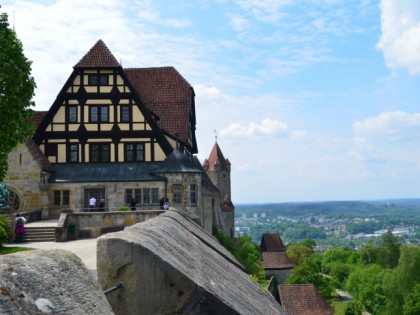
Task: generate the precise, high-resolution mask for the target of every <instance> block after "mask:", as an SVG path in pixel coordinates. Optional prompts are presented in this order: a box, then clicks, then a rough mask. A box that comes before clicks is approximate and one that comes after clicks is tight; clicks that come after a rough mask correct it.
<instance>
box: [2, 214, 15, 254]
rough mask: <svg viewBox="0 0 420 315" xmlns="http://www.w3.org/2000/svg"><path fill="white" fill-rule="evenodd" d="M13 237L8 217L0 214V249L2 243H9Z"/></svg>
mask: <svg viewBox="0 0 420 315" xmlns="http://www.w3.org/2000/svg"><path fill="white" fill-rule="evenodd" d="M13 236H14V234H13V228H12V222H10V219H9V217H7V216H6V215H4V214H1V213H0V248H2V247H3V243H7V242H10V241H11V240H12V239H13Z"/></svg>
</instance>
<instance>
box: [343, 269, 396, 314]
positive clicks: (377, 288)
mask: <svg viewBox="0 0 420 315" xmlns="http://www.w3.org/2000/svg"><path fill="white" fill-rule="evenodd" d="M387 271H388V270H386V269H383V268H381V266H379V265H376V264H373V265H370V266H367V267H365V266H359V267H357V268H356V269H355V270H354V271H353V272H352V273H351V274H350V276H349V278H348V280H347V284H346V288H347V290H348V291H349V293H350V294H351V295H352V296H353V297H354V298H355V299H356V300H358V301H360V302H361V303H362V304H363V305H364V306H365V307H366V309H367V310H368V311H370V312H373V313H374V314H383V313H384V308H385V304H386V297H385V294H384V292H383V290H382V283H383V279H384V277H385V275H386V273H387Z"/></svg>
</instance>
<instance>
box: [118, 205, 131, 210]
mask: <svg viewBox="0 0 420 315" xmlns="http://www.w3.org/2000/svg"><path fill="white" fill-rule="evenodd" d="M129 209H130V208H128V207H127V206H125V205H122V206H119V207H118V211H128V210H129Z"/></svg>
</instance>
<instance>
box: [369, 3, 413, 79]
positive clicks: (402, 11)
mask: <svg viewBox="0 0 420 315" xmlns="http://www.w3.org/2000/svg"><path fill="white" fill-rule="evenodd" d="M380 7H381V11H382V16H381V24H382V35H381V38H380V39H379V42H378V44H377V48H378V49H380V50H381V51H382V52H383V54H384V57H385V60H386V63H387V66H388V67H390V68H406V69H408V71H409V72H410V73H412V74H418V73H420V54H419V51H420V6H419V3H418V0H382V1H381V6H380Z"/></svg>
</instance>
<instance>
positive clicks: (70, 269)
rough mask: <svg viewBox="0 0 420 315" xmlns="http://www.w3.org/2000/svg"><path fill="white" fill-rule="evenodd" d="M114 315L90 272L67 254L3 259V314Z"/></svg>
mask: <svg viewBox="0 0 420 315" xmlns="http://www.w3.org/2000/svg"><path fill="white" fill-rule="evenodd" d="M45 313H51V314H74V315H77V314H80V315H85V314H91V315H95V314H97V315H108V314H114V313H113V311H112V309H111V307H110V305H109V303H108V301H107V299H106V297H105V295H104V294H103V293H102V290H101V288H100V287H99V285H98V284H97V282H96V281H95V279H94V278H93V276H92V274H91V273H90V271H89V270H88V269H87V268H86V267H85V265H84V264H83V262H82V261H81V260H80V258H79V257H77V256H76V255H75V254H73V253H71V252H69V251H65V250H31V251H27V252H20V253H16V254H10V255H3V256H0V314H34V315H36V314H45Z"/></svg>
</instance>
